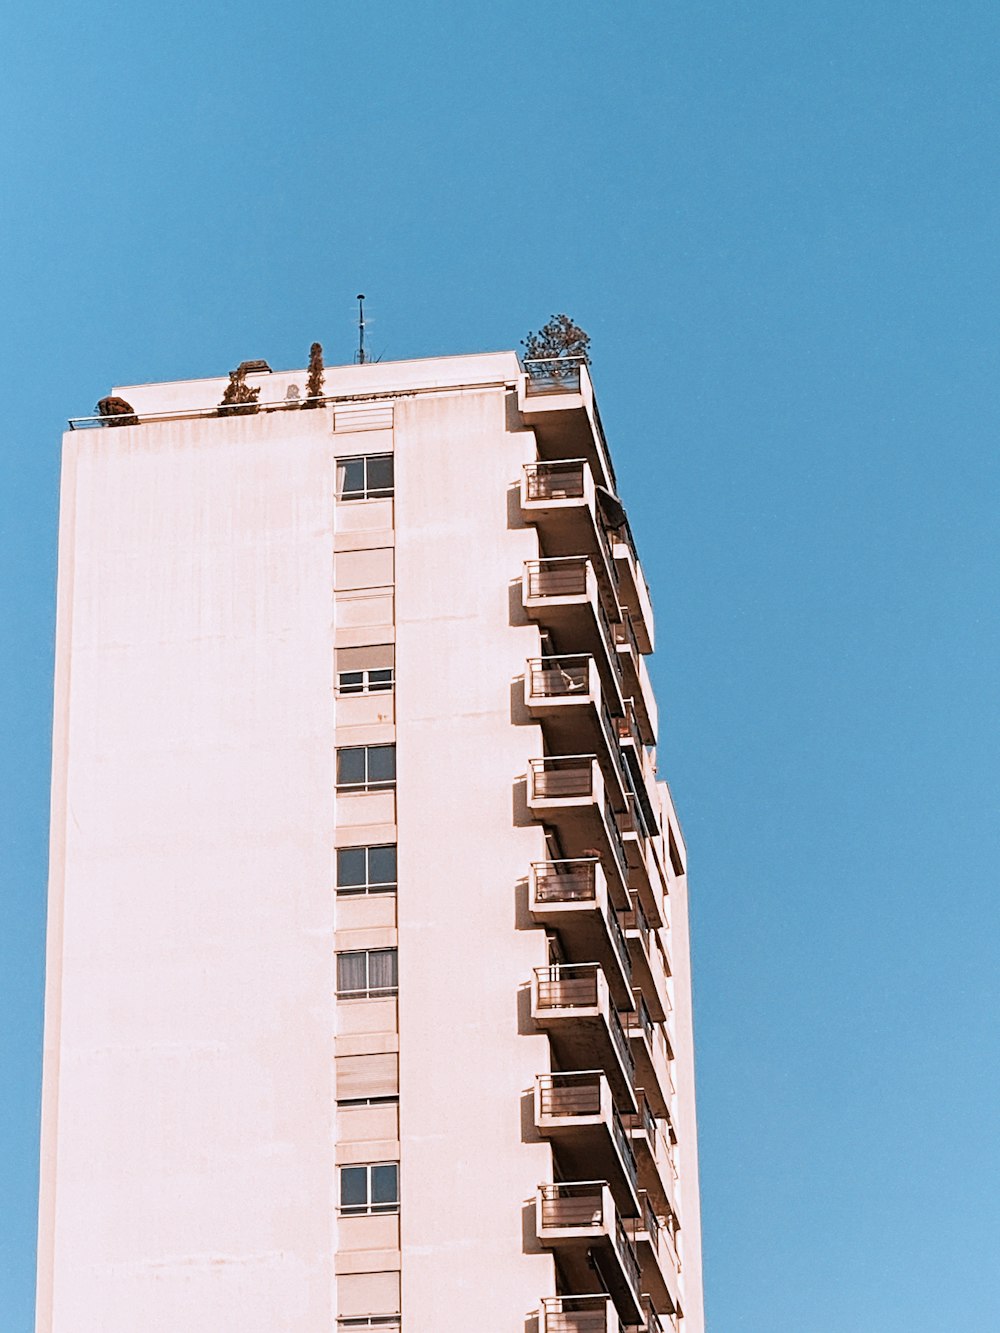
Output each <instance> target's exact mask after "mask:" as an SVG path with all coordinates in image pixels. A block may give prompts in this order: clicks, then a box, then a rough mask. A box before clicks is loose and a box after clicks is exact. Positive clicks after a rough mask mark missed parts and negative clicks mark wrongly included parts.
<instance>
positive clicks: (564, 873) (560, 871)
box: [531, 857, 600, 903]
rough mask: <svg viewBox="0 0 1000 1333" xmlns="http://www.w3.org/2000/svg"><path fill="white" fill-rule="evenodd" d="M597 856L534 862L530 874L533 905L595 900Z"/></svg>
mask: <svg viewBox="0 0 1000 1333" xmlns="http://www.w3.org/2000/svg"><path fill="white" fill-rule="evenodd" d="M599 864H600V863H599V861H598V860H597V858H596V857H579V858H576V859H574V860H568V861H535V862H533V863H532V867H531V874H532V883H533V885H534V893H533V897H534V901H535V902H536V903H589V902H595V901H596V899H597V872H598V867H599Z"/></svg>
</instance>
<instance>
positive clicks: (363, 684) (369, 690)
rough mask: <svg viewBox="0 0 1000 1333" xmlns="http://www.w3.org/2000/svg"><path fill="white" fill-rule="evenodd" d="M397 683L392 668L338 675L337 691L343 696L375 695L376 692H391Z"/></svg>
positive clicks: (347, 672) (348, 672) (346, 672)
mask: <svg viewBox="0 0 1000 1333" xmlns="http://www.w3.org/2000/svg"><path fill="white" fill-rule="evenodd" d="M395 683H396V682H395V680H394V678H393V670H392V667H376V668H375V669H374V670H370V671H340V672H338V673H337V689H338V690H339V691H340V693H341V694H374V693H375V691H376V690H391V689H392V687H393V685H395Z"/></svg>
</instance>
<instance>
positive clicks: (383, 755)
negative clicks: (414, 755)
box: [368, 745, 396, 782]
mask: <svg viewBox="0 0 1000 1333" xmlns="http://www.w3.org/2000/svg"><path fill="white" fill-rule="evenodd" d="M395 780H396V747H395V745H369V747H368V781H369V782H395Z"/></svg>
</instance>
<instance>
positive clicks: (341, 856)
mask: <svg viewBox="0 0 1000 1333" xmlns="http://www.w3.org/2000/svg"><path fill="white" fill-rule="evenodd" d="M366 850H367V849H366V848H364V847H341V848H339V850H338V851H337V887H338V888H354V887H356V886H361V885H364V884H366V883H367V875H366V871H365V861H366V859H367V858H366V856H365V852H366Z"/></svg>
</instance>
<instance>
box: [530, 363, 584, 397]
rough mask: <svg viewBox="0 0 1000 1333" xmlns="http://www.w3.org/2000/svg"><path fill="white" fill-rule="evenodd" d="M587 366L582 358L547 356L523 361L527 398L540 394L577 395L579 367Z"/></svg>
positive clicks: (578, 389) (578, 390)
mask: <svg viewBox="0 0 1000 1333" xmlns="http://www.w3.org/2000/svg"><path fill="white" fill-rule="evenodd" d="M586 364H587V362H586V358H585V357H582V356H549V357H539V358H537V359H535V360H530V361H525V363H524V370H525V374H526V375H527V382H526V384H525V392H526V393H527V394H528V395H529V396H533V395H535V394H541V393H579V392H580V367H581V366H585V365H586Z"/></svg>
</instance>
